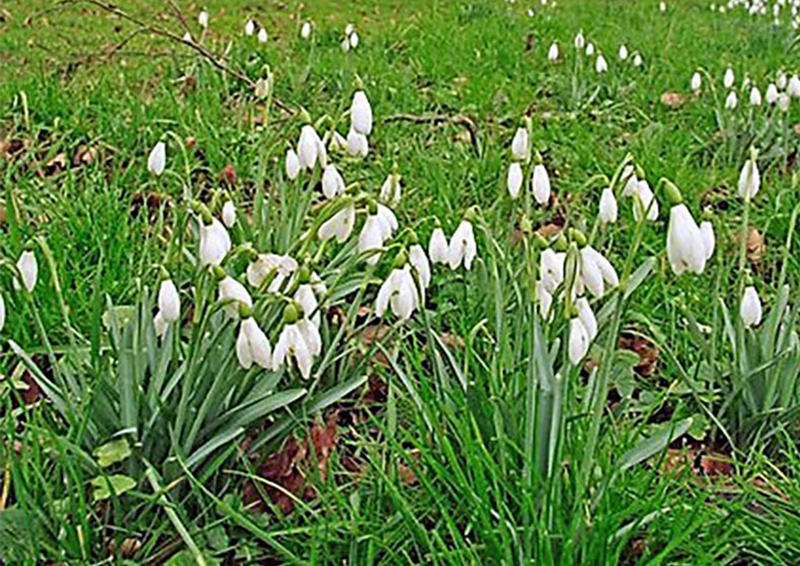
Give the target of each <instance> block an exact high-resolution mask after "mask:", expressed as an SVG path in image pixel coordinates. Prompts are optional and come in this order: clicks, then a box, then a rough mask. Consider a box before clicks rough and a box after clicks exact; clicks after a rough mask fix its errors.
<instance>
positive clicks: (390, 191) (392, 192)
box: [379, 172, 402, 206]
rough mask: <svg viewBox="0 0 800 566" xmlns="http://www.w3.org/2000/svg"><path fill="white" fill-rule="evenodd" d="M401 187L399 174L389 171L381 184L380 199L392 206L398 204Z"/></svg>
mask: <svg viewBox="0 0 800 566" xmlns="http://www.w3.org/2000/svg"><path fill="white" fill-rule="evenodd" d="M401 196H402V187H401V186H400V175H399V174H398V173H396V172H392V173H389V174H388V175H387V176H386V180H385V181H384V182H383V185H381V193H380V196H379V198H380V200H381V202H385V203H387V204H390V205H392V206H397V205H398V204H400V197H401Z"/></svg>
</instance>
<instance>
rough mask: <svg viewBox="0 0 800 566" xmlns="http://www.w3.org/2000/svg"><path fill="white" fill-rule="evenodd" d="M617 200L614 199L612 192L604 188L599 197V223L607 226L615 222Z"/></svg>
mask: <svg viewBox="0 0 800 566" xmlns="http://www.w3.org/2000/svg"><path fill="white" fill-rule="evenodd" d="M617 213H618V210H617V199H615V198H614V191H612V190H611V189H610V188H608V187H606V188H605V189H603V193H602V194H601V195H600V213H599V215H598V216H599V218H600V222H602V223H603V224H608V223H609V222H616V221H617Z"/></svg>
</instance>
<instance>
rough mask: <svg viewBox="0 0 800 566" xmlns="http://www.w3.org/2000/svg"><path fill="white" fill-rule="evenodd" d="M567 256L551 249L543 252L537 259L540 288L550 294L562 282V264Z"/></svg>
mask: <svg viewBox="0 0 800 566" xmlns="http://www.w3.org/2000/svg"><path fill="white" fill-rule="evenodd" d="M566 258H567V254H566V253H564V252H555V251H553V250H552V249H551V248H547V249H546V250H544V251H543V252H542V254H541V256H540V257H539V265H540V269H539V271H540V273H541V278H542V287H543V288H544V290H545V291H547V292H548V293H550V294H552V293H554V292H555V290H556V288H558V286H559V285H561V283H563V282H564V263H565V261H566Z"/></svg>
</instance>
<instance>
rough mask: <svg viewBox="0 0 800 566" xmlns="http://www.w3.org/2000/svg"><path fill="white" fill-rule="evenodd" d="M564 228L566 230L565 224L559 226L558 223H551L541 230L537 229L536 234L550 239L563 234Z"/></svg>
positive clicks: (543, 226) (540, 228)
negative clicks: (560, 233)
mask: <svg viewBox="0 0 800 566" xmlns="http://www.w3.org/2000/svg"><path fill="white" fill-rule="evenodd" d="M563 228H564V224H563V223H561V224H557V223H556V222H550V223H548V224H544V225H542V226H539V228H537V229H536V233H537V234H539V235H541V236H542V237H543V238H547V239H550V238H552V237H553V236H556V235H558V233H559V232H561V230H563Z"/></svg>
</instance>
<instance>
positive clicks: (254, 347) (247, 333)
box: [236, 316, 272, 369]
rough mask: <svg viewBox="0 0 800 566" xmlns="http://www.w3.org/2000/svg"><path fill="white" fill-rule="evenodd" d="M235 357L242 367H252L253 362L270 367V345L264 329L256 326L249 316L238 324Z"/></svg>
mask: <svg viewBox="0 0 800 566" xmlns="http://www.w3.org/2000/svg"><path fill="white" fill-rule="evenodd" d="M236 357H237V358H238V359H239V365H240V366H242V368H244V369H250V368H251V367H253V362H255V363H256V364H258V365H259V366H261V367H262V368H264V369H270V368H272V346H270V344H269V339H268V338H267V335H266V334H264V331H263V330H261V329H260V328H259V327H258V324H257V323H256V320H255V319H254V318H253V317H252V316H250V317H247V318H245V319H244V320H242V323H241V324H240V325H239V337H238V338H237V339H236Z"/></svg>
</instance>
